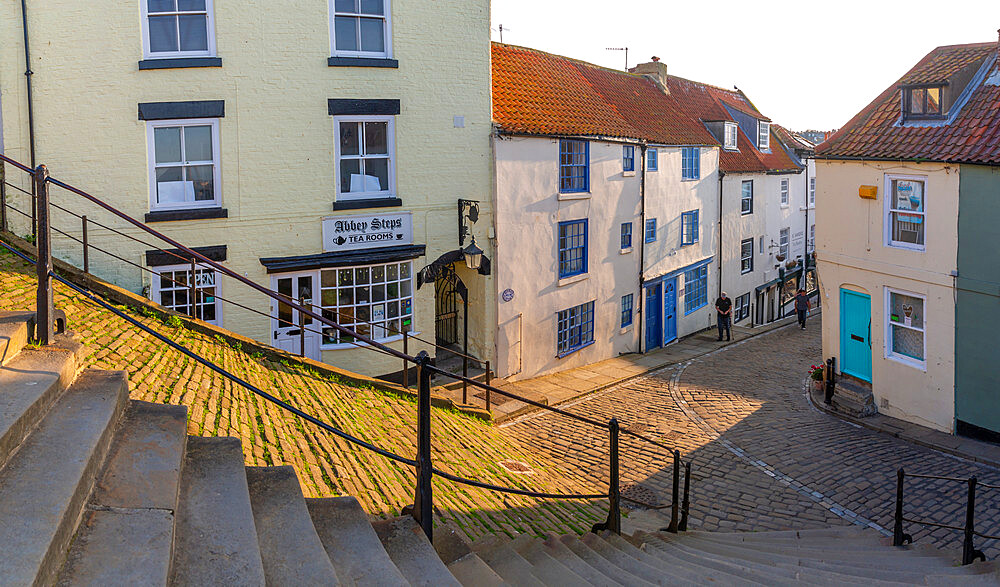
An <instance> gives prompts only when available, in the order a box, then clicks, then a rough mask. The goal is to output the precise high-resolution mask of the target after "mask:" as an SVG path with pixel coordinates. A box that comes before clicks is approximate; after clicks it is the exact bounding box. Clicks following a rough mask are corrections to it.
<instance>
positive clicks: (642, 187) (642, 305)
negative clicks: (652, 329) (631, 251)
mask: <svg viewBox="0 0 1000 587" xmlns="http://www.w3.org/2000/svg"><path fill="white" fill-rule="evenodd" d="M639 155H640V156H639V160H640V163H639V206H640V207H639V227H638V228H639V232H638V236H639V297H638V298H637V299H638V300H639V304H638V305H639V308H638V310H637V311H636V314H638V316H639V328H638V331H639V352H640V353H643V352H645V351H644V349H643V347H644V346H645V344H646V312H645V309H646V300H645V299H644V298H643V297H642V294H643V292H644V291H646V288H645V283H646V145H645V144H642V145H639ZM635 237H636V232H635V231H634V230H633V231H632V240H633V243H632V245H633V246H635V242H634V241H635Z"/></svg>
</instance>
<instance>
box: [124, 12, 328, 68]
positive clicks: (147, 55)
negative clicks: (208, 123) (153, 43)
mask: <svg viewBox="0 0 1000 587" xmlns="http://www.w3.org/2000/svg"><path fill="white" fill-rule="evenodd" d="M332 1H333V0H331V2H332ZM139 11H140V15H141V21H140V23H141V26H142V56H143V58H144V59H179V58H184V57H215V56H216V52H215V6H214V2H213V0H205V11H206V13H207V14H206V23H205V26H206V27H208V31H207V33H208V50H207V51H160V52H157V53H153V52H151V51H150V50H149V4H148V3H147V2H146V0H139ZM179 13H180V14H185V13H189V14H201V11H200V10H199V11H190V12H187V11H180V12H179ZM154 14H161V13H159V12H157V13H154ZM163 14H170V13H163ZM178 49H180V46H178Z"/></svg>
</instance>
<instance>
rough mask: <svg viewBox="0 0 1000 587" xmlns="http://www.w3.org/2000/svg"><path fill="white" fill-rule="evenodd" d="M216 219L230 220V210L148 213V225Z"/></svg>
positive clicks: (214, 209)
mask: <svg viewBox="0 0 1000 587" xmlns="http://www.w3.org/2000/svg"><path fill="white" fill-rule="evenodd" d="M214 218H229V210H226V209H225V208H201V209H197V208H196V209H189V210H157V211H153V212H147V213H146V223H147V224H148V223H150V222H173V221H176V220H211V219H214Z"/></svg>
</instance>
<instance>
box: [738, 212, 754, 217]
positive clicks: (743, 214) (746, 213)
mask: <svg viewBox="0 0 1000 587" xmlns="http://www.w3.org/2000/svg"><path fill="white" fill-rule="evenodd" d="M751 214H753V211H750V212H740V216H750V215H751Z"/></svg>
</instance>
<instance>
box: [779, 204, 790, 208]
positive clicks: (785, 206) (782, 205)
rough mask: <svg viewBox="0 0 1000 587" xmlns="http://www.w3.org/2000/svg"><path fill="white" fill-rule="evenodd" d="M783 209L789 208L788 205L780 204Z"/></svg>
mask: <svg viewBox="0 0 1000 587" xmlns="http://www.w3.org/2000/svg"><path fill="white" fill-rule="evenodd" d="M779 205H780V206H781V207H782V208H787V207H788V204H779Z"/></svg>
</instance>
